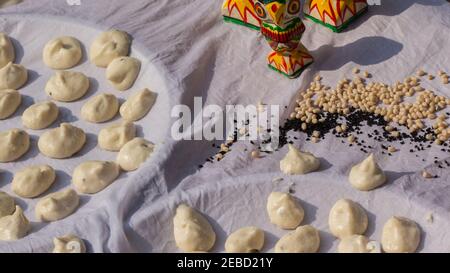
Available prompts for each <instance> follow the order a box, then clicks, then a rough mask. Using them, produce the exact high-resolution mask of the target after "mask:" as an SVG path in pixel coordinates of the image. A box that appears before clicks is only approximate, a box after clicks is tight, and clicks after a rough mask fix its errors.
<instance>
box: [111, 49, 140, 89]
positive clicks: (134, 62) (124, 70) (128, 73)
mask: <svg viewBox="0 0 450 273" xmlns="http://www.w3.org/2000/svg"><path fill="white" fill-rule="evenodd" d="M140 70H141V62H140V61H139V60H138V59H135V58H132V57H119V58H116V59H114V60H113V61H112V62H111V63H110V64H109V65H108V67H107V68H106V78H107V79H108V81H109V82H110V83H111V84H112V85H113V86H114V87H115V88H116V89H117V90H119V91H125V90H128V89H130V88H131V86H133V84H134V82H135V81H136V79H137V77H138V75H139V71H140Z"/></svg>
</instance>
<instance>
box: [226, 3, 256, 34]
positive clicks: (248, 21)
mask: <svg viewBox="0 0 450 273" xmlns="http://www.w3.org/2000/svg"><path fill="white" fill-rule="evenodd" d="M222 15H223V16H224V17H225V19H226V20H229V21H232V22H233V23H238V24H242V25H245V26H248V27H251V28H255V29H259V26H260V24H261V21H260V19H259V17H258V16H257V15H256V13H255V7H254V1H253V0H225V2H224V3H223V6H222Z"/></svg>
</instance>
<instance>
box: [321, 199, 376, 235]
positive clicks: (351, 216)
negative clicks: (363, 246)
mask: <svg viewBox="0 0 450 273" xmlns="http://www.w3.org/2000/svg"><path fill="white" fill-rule="evenodd" d="M367 224H368V219H367V214H366V212H365V211H364V209H363V208H362V207H361V206H360V205H359V204H358V203H355V202H353V201H352V200H348V199H341V200H339V201H337V202H336V204H334V206H333V207H332V208H331V210H330V214H329V216H328V225H329V228H330V231H331V233H332V234H333V235H334V236H336V237H338V238H344V237H347V236H350V235H354V234H358V235H361V234H363V233H364V232H366V229H367Z"/></svg>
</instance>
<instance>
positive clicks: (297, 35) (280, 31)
mask: <svg viewBox="0 0 450 273" xmlns="http://www.w3.org/2000/svg"><path fill="white" fill-rule="evenodd" d="M255 12H256V14H257V15H258V17H259V18H260V19H261V33H262V34H263V35H264V37H265V38H266V40H267V42H268V43H269V45H270V47H271V48H272V49H273V52H272V53H270V54H269V56H268V57H267V59H268V62H269V67H270V68H272V69H273V70H275V71H278V72H280V73H282V74H283V75H285V76H287V77H289V78H296V77H298V76H299V75H300V74H301V73H302V72H303V70H304V69H305V68H306V67H307V66H308V65H310V64H311V63H312V62H313V57H312V56H311V55H310V54H309V52H308V50H307V49H306V48H305V47H304V46H303V44H302V43H301V42H300V39H301V38H302V36H303V32H305V25H304V24H303V22H302V20H301V19H300V15H301V4H300V0H284V1H274V0H258V1H257V2H255Z"/></svg>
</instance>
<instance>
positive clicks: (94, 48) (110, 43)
mask: <svg viewBox="0 0 450 273" xmlns="http://www.w3.org/2000/svg"><path fill="white" fill-rule="evenodd" d="M130 45H131V39H130V36H129V35H128V34H127V33H126V32H123V31H120V30H115V29H113V30H109V31H105V32H103V33H101V34H100V35H99V36H98V37H97V38H96V39H95V41H94V42H93V43H92V45H91V48H90V53H89V55H90V56H89V57H90V60H91V62H92V63H93V64H95V65H96V66H99V67H107V66H108V65H109V64H110V63H111V62H112V61H113V60H114V59H115V58H117V57H122V56H128V53H129V51H130Z"/></svg>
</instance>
